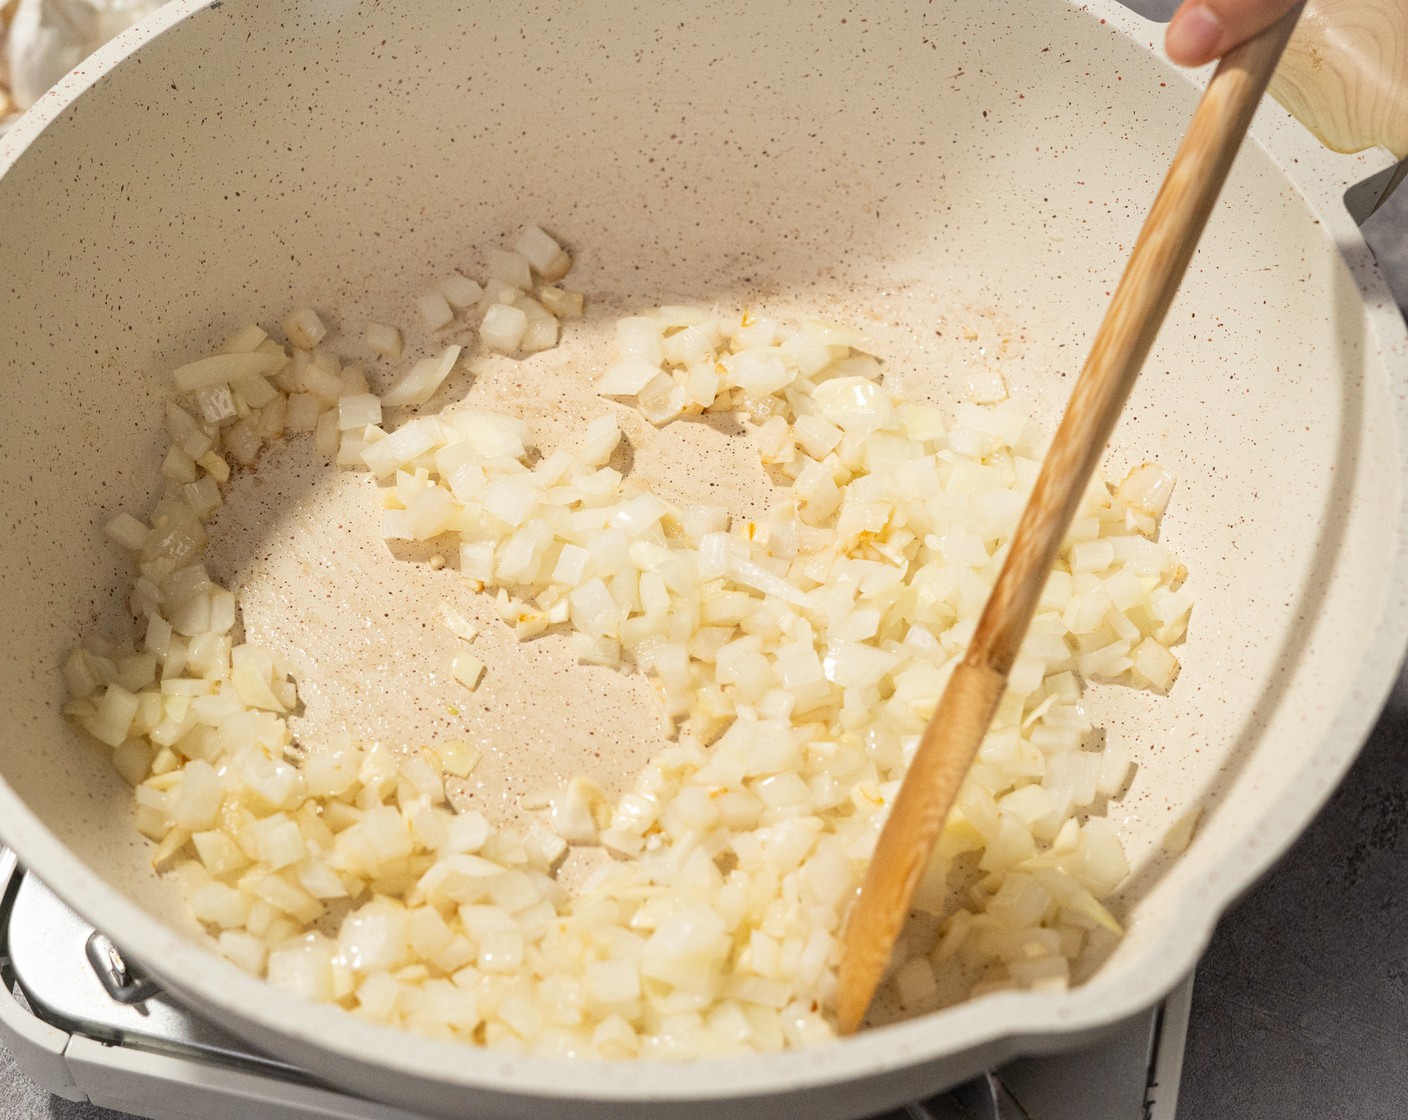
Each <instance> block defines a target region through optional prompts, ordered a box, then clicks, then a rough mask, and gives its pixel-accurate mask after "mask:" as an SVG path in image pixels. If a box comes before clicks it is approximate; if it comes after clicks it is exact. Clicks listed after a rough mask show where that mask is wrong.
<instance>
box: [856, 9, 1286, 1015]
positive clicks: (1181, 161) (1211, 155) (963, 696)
mask: <svg viewBox="0 0 1408 1120" xmlns="http://www.w3.org/2000/svg"><path fill="white" fill-rule="evenodd" d="M1299 14H1300V5H1297V7H1296V8H1295V9H1294V10H1293V11H1292V12H1291V13H1290V14H1288V15H1287V16H1286V17H1285V18H1283V19H1282V20H1280V21H1279V22H1278V23H1276V24H1275V25H1273V26H1272V27H1271V28H1269V29H1267V30H1266V31H1264V32H1262V33H1261V34H1260V35H1258V36H1257V37H1256V38H1254V39H1252V40H1251V41H1250V42H1248V43H1245V44H1244V45H1242V46H1241V47H1238V48H1237V49H1236V50H1234V51H1232V52H1230V53H1229V54H1228V55H1227V56H1226V57H1225V58H1224V59H1223V60H1222V62H1221V64H1219V66H1218V68H1217V71H1216V72H1215V73H1214V75H1213V77H1212V81H1211V82H1210V83H1209V84H1208V88H1207V90H1206V91H1205V92H1204V94H1203V97H1202V100H1201V101H1200V102H1199V103H1198V108H1197V111H1196V112H1195V113H1194V115H1193V120H1192V122H1191V123H1190V125H1189V126H1188V132H1187V134H1186V135H1185V136H1184V138H1183V143H1182V145H1181V146H1180V147H1179V149H1178V153H1177V155H1175V156H1174V159H1173V164H1172V166H1171V167H1170V168H1169V172H1168V176H1167V177H1166V178H1165V180H1164V183H1163V186H1162V187H1161V188H1160V190H1159V194H1158V197H1157V198H1155V199H1154V205H1153V207H1152V208H1151V209H1150V211H1149V216H1148V218H1147V219H1145V222H1144V228H1143V229H1142V230H1141V231H1140V234H1139V240H1138V241H1137V242H1136V243H1135V246H1134V251H1133V253H1132V254H1131V256H1130V260H1129V264H1128V265H1127V266H1126V268H1125V271H1124V275H1123V276H1122V277H1121V279H1120V283H1119V287H1118V288H1117V289H1116V291H1115V295H1114V299H1113V300H1112V302H1111V304H1110V309H1109V311H1107V312H1106V314H1105V318H1104V321H1103V322H1101V324H1100V329H1099V331H1098V332H1097V334H1096V336H1095V343H1094V345H1093V346H1092V347H1091V350H1090V357H1089V358H1088V359H1087V360H1086V363H1085V368H1084V369H1083V370H1082V371H1081V375H1080V378H1079V380H1078V381H1077V382H1076V386H1075V391H1074V392H1073V393H1072V395H1071V400H1070V403H1069V404H1068V405H1067V407H1066V413H1065V416H1064V417H1063V419H1062V420H1061V425H1060V427H1059V428H1058V429H1057V430H1056V437H1055V439H1054V441H1053V442H1052V444H1051V450H1050V451H1049V452H1048V453H1047V456H1046V461H1045V462H1044V463H1043V464H1042V468H1041V472H1040V474H1039V475H1038V476H1037V481H1036V487H1035V488H1034V489H1033V491H1032V495H1031V498H1030V499H1029V500H1028V502H1027V506H1026V508H1025V510H1023V512H1022V517H1021V520H1020V521H1019V522H1018V524H1017V530H1016V533H1015V534H1014V536H1013V538H1012V545H1011V549H1010V551H1009V552H1008V555H1007V560H1006V563H1004V565H1003V567H1002V571H1001V573H1000V574H999V575H998V577H997V582H996V583H995V584H994V585H993V589H992V594H991V596H990V597H989V599H988V602H987V606H986V607H985V608H984V609H983V614H982V617H981V618H980V619H979V621H978V626H977V629H976V630H975V632H974V634H973V639H972V642H971V643H970V644H969V647H968V652H967V653H966V655H965V656H964V659H963V663H962V664H960V665H959V666H958V668H957V669H956V670H955V672H954V674H953V677H952V678H951V679H950V681H949V685H948V687H947V688H946V689H945V691H944V695H943V698H942V699H941V700H940V701H939V706H938V710H937V711H936V712H935V713H934V718H933V719H932V720H931V721H930V723H929V727H928V729H927V730H926V731H925V733H924V737H923V739H922V740H921V741H920V744H919V748H918V750H917V751H916V752H915V756H914V761H913V762H912V763H911V764H910V769H909V772H908V774H907V775H906V776H905V780H904V782H903V783H902V785H901V787H900V791H899V794H898V795H897V797H896V798H895V803H894V805H893V806H892V807H891V810H890V816H889V819H888V820H887V821H886V823H885V827H884V829H883V831H882V832H881V834H880V839H879V841H878V843H877V845H876V848H875V854H874V855H873V856H872V858H871V862H870V866H869V867H868V868H867V870H866V876H865V880H864V882H863V883H862V884H861V889H860V895H859V897H858V898H857V900H856V902H855V905H854V906H853V908H852V910H851V914H850V917H849V919H848V921H847V923H846V928H845V931H844V932H843V934H842V941H841V965H840V972H839V975H838V978H837V997H836V1014H837V1026H838V1028H839V1029H840V1031H841V1032H842V1033H843V1034H848V1033H850V1032H852V1031H854V1030H855V1029H856V1028H857V1027H858V1026H860V1023H861V1020H862V1018H864V1015H865V1009H866V1007H867V1006H869V1004H870V1000H871V998H872V997H873V996H874V994H875V989H876V988H877V987H878V986H879V984H880V980H881V978H882V977H883V976H884V972H885V966H886V964H887V963H888V962H889V958H890V952H891V949H892V948H893V947H894V943H895V939H896V938H897V937H898V936H899V932H900V929H901V927H902V926H903V925H904V922H905V919H906V918H907V917H908V914H909V905H910V900H911V899H912V898H913V896H914V889H915V887H916V886H917V885H918V882H919V877H920V875H921V874H922V873H923V870H924V867H925V865H926V864H927V862H928V859H929V854H930V852H931V851H932V850H933V846H934V841H935V840H936V839H937V838H938V834H939V830H940V829H941V828H942V827H943V822H944V820H945V819H946V818H947V816H948V814H949V810H950V809H951V808H952V805H953V799H954V797H955V796H956V795H957V793H958V787H959V785H960V784H961V782H962V780H963V776H964V775H965V774H966V773H967V772H968V768H969V766H971V765H972V761H973V757H974V756H975V755H976V754H977V751H978V747H979V745H980V744H981V743H982V740H983V736H984V735H985V734H986V733H987V729H988V725H989V724H990V723H991V722H992V717H993V713H994V712H995V711H996V709H997V704H998V701H999V700H1000V699H1001V697H1002V693H1003V690H1004V689H1005V687H1006V683H1007V673H1008V671H1009V670H1010V669H1011V667H1012V662H1013V661H1014V660H1015V659H1016V656H1017V650H1018V648H1019V647H1020V646H1021V643H1022V638H1023V637H1024V636H1025V634H1026V632H1027V627H1028V625H1029V624H1030V623H1031V619H1032V615H1033V613H1034V612H1035V610H1036V604H1037V601H1038V599H1039V598H1040V596H1041V590H1042V587H1043V586H1044V585H1045V583H1046V579H1047V576H1048V575H1049V573H1050V571H1051V564H1052V561H1053V560H1054V559H1055V557H1056V552H1057V550H1058V549H1059V548H1060V545H1061V541H1062V539H1063V538H1064V537H1065V535H1066V530H1067V529H1068V528H1069V526H1070V523H1071V518H1072V516H1073V515H1074V513H1075V510H1076V507H1077V506H1079V504H1080V501H1081V498H1082V497H1083V496H1084V494H1085V489H1086V486H1087V484H1088V483H1089V481H1090V476H1091V474H1092V472H1093V471H1094V469H1095V465H1096V463H1097V462H1098V461H1099V460H1100V457H1101V456H1102V455H1103V454H1104V452H1105V444H1106V441H1107V440H1108V439H1109V438H1110V432H1111V430H1112V429H1113V428H1114V426H1115V420H1116V419H1117V418H1118V417H1119V414H1120V410H1121V409H1122V408H1123V407H1124V402H1125V398H1126V397H1128V396H1129V391H1130V389H1131V388H1132V387H1133V385H1134V379H1135V377H1136V376H1137V375H1138V373H1139V367H1140V366H1141V365H1142V364H1143V362H1144V358H1145V356H1146V355H1147V354H1148V352H1149V348H1150V347H1151V346H1152V345H1153V342H1154V335H1155V334H1156V333H1157V332H1158V329H1159V326H1160V324H1161V323H1162V322H1163V318H1164V315H1165V313H1166V312H1167V311H1168V307H1169V304H1170V303H1172V302H1173V296H1174V292H1176V291H1177V289H1178V285H1179V282H1180V281H1181V280H1182V278H1183V273H1184V271H1185V270H1186V269H1187V267H1188V261H1189V259H1190V258H1191V257H1192V255H1193V249H1194V247H1195V246H1196V245H1197V241H1198V237H1199V235H1200V234H1201V233H1202V231H1203V226H1204V225H1206V224H1207V219H1208V215H1209V213H1211V211H1212V206H1213V203H1214V201H1216V199H1217V195H1218V192H1219V191H1220V190H1221V189H1222V184H1223V182H1224V181H1225V180H1226V178H1227V173H1228V171H1229V170H1230V169H1231V167H1232V161H1233V158H1234V157H1235V156H1236V154H1237V149H1238V148H1239V147H1240V146H1241V143H1242V138H1243V137H1244V136H1245V134H1246V131H1247V126H1248V125H1250V124H1251V119H1252V114H1253V113H1254V112H1255V111H1256V107H1257V103H1258V101H1259V100H1260V99H1261V95H1262V93H1263V92H1264V91H1265V89H1266V84H1267V82H1268V80H1269V79H1270V77H1271V72H1272V71H1273V70H1274V69H1275V67H1276V61H1277V59H1278V58H1280V56H1281V52H1282V50H1283V48H1284V47H1285V45H1286V41H1287V39H1289V38H1290V35H1291V30H1292V28H1293V27H1294V26H1295V20H1296V17H1297V16H1298V15H1299Z"/></svg>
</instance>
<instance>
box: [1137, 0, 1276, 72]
mask: <svg viewBox="0 0 1408 1120" xmlns="http://www.w3.org/2000/svg"><path fill="white" fill-rule="evenodd" d="M1295 5H1296V0H1183V3H1182V4H1181V5H1179V8H1178V11H1176V12H1175V13H1174V14H1173V20H1172V22H1171V23H1170V24H1169V25H1168V32H1167V34H1166V35H1165V36H1164V49H1165V50H1167V51H1168V56H1169V58H1171V59H1172V60H1173V61H1174V62H1177V63H1178V64H1179V65H1181V66H1201V65H1203V63H1205V62H1211V61H1212V60H1213V59H1215V58H1220V57H1222V56H1223V55H1224V54H1226V53H1227V52H1228V51H1230V50H1231V49H1232V48H1233V47H1235V46H1238V45H1240V44H1242V43H1245V42H1246V41H1247V40H1248V39H1250V38H1251V37H1252V36H1253V35H1255V34H1256V33H1257V32H1258V31H1263V30H1265V29H1266V28H1268V27H1270V26H1271V25H1272V24H1273V23H1275V22H1276V21H1277V20H1278V19H1280V18H1281V17H1282V16H1283V15H1285V14H1286V13H1287V12H1289V11H1290V10H1291V9H1292V8H1293V7H1295Z"/></svg>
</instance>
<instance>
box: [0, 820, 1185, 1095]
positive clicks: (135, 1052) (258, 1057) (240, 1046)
mask: <svg viewBox="0 0 1408 1120" xmlns="http://www.w3.org/2000/svg"><path fill="white" fill-rule="evenodd" d="M0 981H3V984H0V1043H3V1045H4V1046H5V1047H6V1048H7V1049H8V1050H9V1051H10V1053H11V1054H12V1055H14V1057H15V1059H16V1061H17V1062H18V1064H19V1066H20V1068H21V1069H22V1070H23V1072H24V1073H25V1074H26V1075H27V1076H28V1077H29V1078H30V1079H31V1080H32V1081H34V1082H35V1083H36V1084H37V1085H38V1086H40V1087H41V1088H43V1089H46V1090H47V1091H49V1092H51V1093H53V1094H55V1095H56V1096H59V1097H63V1098H65V1099H66V1100H70V1101H87V1102H90V1103H92V1104H95V1105H101V1106H103V1107H104V1108H110V1109H115V1110H117V1111H119V1112H126V1113H129V1114H132V1115H135V1116H145V1117H152V1118H154V1120H196V1118H199V1120H225V1118H228V1120H246V1118H248V1117H250V1116H257V1117H259V1118H260V1120H308V1118H324V1117H326V1118H333V1117H336V1118H339V1120H424V1118H423V1117H420V1116H419V1115H418V1114H415V1113H410V1112H406V1111H405V1110H403V1109H398V1108H393V1107H390V1106H387V1105H382V1104H378V1103H375V1102H372V1101H368V1100H364V1099H362V1098H359V1097H355V1096H350V1095H348V1094H347V1093H345V1092H342V1091H341V1090H338V1089H335V1088H333V1087H331V1086H328V1085H325V1084H323V1083H321V1082H319V1081H318V1080H317V1079H316V1078H314V1077H312V1076H311V1075H309V1074H308V1073H306V1072H305V1071H303V1070H301V1069H298V1068H297V1067H296V1066H293V1065H290V1064H289V1063H287V1062H284V1061H281V1060H280V1059H279V1058H278V1057H277V1056H273V1055H269V1054H264V1053H259V1052H257V1051H255V1050H253V1049H251V1048H250V1047H249V1046H248V1045H247V1044H246V1043H244V1042H243V1041H241V1040H240V1039H238V1038H236V1037H234V1036H233V1035H230V1034H229V1033H227V1032H226V1031H224V1030H222V1029H221V1028H220V1027H219V1026H217V1025H215V1024H213V1023H210V1022H209V1021H207V1020H205V1019H202V1018H201V1017H199V1016H197V1015H194V1014H192V1013H191V1012H190V1011H188V1010H187V1009H186V1008H184V1007H183V1006H182V1005H181V1003H180V1001H179V1000H177V999H175V998H174V997H173V996H171V995H170V994H169V993H167V992H165V991H163V990H162V988H161V987H160V985H158V984H157V983H156V982H154V981H153V980H151V979H149V978H147V977H144V976H142V975H140V974H139V973H138V972H136V970H134V969H132V968H130V967H129V966H128V965H127V964H126V962H125V961H124V960H123V957H122V952H121V949H120V948H119V947H118V946H116V945H114V944H113V943H112V942H111V941H109V940H108V939H107V938H106V937H105V936H104V935H103V934H101V933H99V932H98V931H96V930H95V929H94V928H93V927H92V926H91V925H89V924H87V923H86V922H85V921H84V920H83V919H82V918H80V917H78V915H76V914H75V913H74V912H73V911H72V910H70V909H69V908H68V907H67V906H65V905H64V903H63V902H61V901H60V900H59V899H58V897H57V896H55V895H54V894H53V892H51V891H50V890H49V889H48V888H47V887H45V886H44V884H43V883H41V882H40V881H39V880H38V879H36V878H35V877H34V876H32V875H27V874H25V872H24V870H23V869H22V868H21V867H20V866H19V864H18V861H17V860H16V859H15V857H14V855H13V853H11V852H9V851H7V850H5V849H4V848H0ZM1191 999H1192V979H1191V977H1190V978H1189V979H1188V980H1187V981H1185V982H1184V983H1183V984H1182V985H1181V986H1180V987H1179V988H1178V989H1177V990H1176V991H1175V992H1174V993H1173V994H1172V995H1170V996H1169V997H1168V999H1166V1000H1165V1001H1164V1002H1163V1003H1162V1004H1161V1005H1159V1006H1158V1007H1156V1008H1154V1009H1152V1010H1150V1011H1148V1012H1145V1013H1144V1014H1141V1015H1138V1016H1136V1017H1135V1018H1133V1019H1131V1020H1129V1021H1128V1022H1126V1023H1125V1024H1123V1025H1122V1026H1121V1027H1120V1028H1119V1029H1118V1030H1116V1031H1115V1032H1114V1033H1112V1034H1111V1035H1110V1036H1109V1037H1107V1038H1106V1039H1105V1040H1104V1041H1102V1042H1100V1043H1099V1044H1097V1045H1094V1046H1090V1047H1087V1048H1085V1049H1082V1050H1076V1051H1072V1052H1069V1053H1065V1054H1059V1055H1051V1056H1043V1057H1038V1058H1022V1059H1018V1060H1016V1061H1013V1062H1010V1063H1008V1064H1007V1065H1004V1066H1003V1067H1001V1068H1000V1069H997V1070H993V1071H991V1072H989V1073H986V1074H983V1075H982V1076H980V1077H977V1078H975V1079H973V1080H972V1081H969V1082H966V1083H965V1084H963V1085H960V1086H957V1087H955V1088H953V1089H950V1090H948V1091H946V1092H943V1093H940V1094H938V1095H937V1096H934V1097H931V1098H929V1099H928V1100H925V1101H920V1102H917V1103H915V1104H911V1105H907V1106H906V1107H904V1108H902V1109H897V1110H895V1111H893V1112H889V1113H886V1114H884V1116H883V1117H876V1118H875V1120H906V1118H908V1120H1174V1113H1175V1108H1176V1103H1177V1096H1178V1082H1179V1076H1180V1073H1181V1068H1182V1064H1183V1046H1184V1039H1185V1037H1186V1034H1187V1027H1188V1010H1189V1005H1190V1003H1191Z"/></svg>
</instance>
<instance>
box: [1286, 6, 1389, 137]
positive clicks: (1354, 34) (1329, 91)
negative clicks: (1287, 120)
mask: <svg viewBox="0 0 1408 1120" xmlns="http://www.w3.org/2000/svg"><path fill="white" fill-rule="evenodd" d="M1270 93H1271V96H1272V97H1274V98H1275V99H1276V100H1277V101H1279V102H1280V103H1281V104H1282V105H1283V106H1284V107H1285V108H1286V109H1287V110H1289V111H1290V112H1291V114H1292V115H1294V116H1295V118H1296V119H1297V120H1299V121H1300V122H1301V124H1303V125H1305V127H1306V128H1308V129H1309V130H1310V131H1311V132H1313V133H1314V134H1315V135H1316V136H1317V137H1318V138H1319V139H1320V142H1321V143H1322V144H1324V145H1325V146H1326V147H1327V148H1330V149H1332V150H1333V151H1337V152H1360V151H1363V150H1364V149H1366V148H1386V149H1388V151H1390V152H1392V153H1393V154H1394V155H1395V156H1396V157H1397V158H1398V159H1400V160H1402V159H1405V158H1408V5H1406V4H1404V2H1403V0H1310V2H1309V3H1308V4H1307V5H1306V9H1305V14H1304V15H1302V16H1301V20H1300V23H1299V25H1298V26H1297V27H1296V30H1295V34H1294V35H1292V36H1291V41H1290V44H1289V45H1288V46H1287V47H1286V53H1285V54H1284V55H1283V56H1282V59H1281V65H1280V67H1279V68H1278V69H1277V71H1276V74H1275V76H1274V77H1273V78H1272V79H1271V86H1270Z"/></svg>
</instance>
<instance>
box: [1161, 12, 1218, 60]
mask: <svg viewBox="0 0 1408 1120" xmlns="http://www.w3.org/2000/svg"><path fill="white" fill-rule="evenodd" d="M1221 43H1222V21H1221V20H1220V19H1218V18H1217V14H1216V13H1215V12H1213V11H1211V10H1210V9H1208V8H1205V7H1203V6H1202V5H1199V6H1198V7H1196V8H1189V9H1188V10H1187V11H1186V12H1184V13H1183V14H1182V15H1181V16H1180V17H1179V18H1178V19H1176V20H1174V21H1173V22H1172V23H1171V24H1169V28H1168V35H1167V36H1166V37H1165V39H1164V46H1165V49H1167V51H1168V56H1169V58H1171V59H1173V61H1174V62H1177V63H1179V64H1180V65H1182V66H1201V65H1202V64H1203V63H1204V62H1210V61H1212V59H1214V58H1216V57H1217V48H1218V47H1219V46H1220V45H1221Z"/></svg>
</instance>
